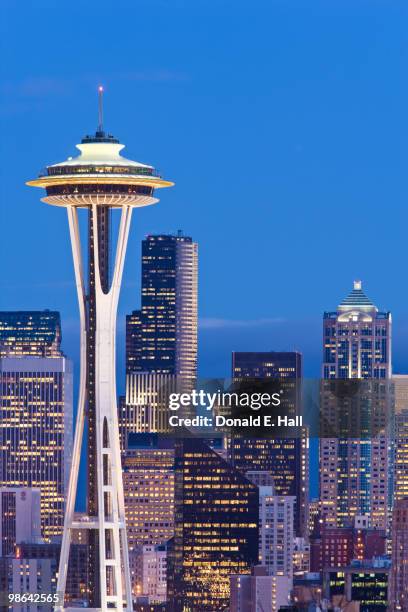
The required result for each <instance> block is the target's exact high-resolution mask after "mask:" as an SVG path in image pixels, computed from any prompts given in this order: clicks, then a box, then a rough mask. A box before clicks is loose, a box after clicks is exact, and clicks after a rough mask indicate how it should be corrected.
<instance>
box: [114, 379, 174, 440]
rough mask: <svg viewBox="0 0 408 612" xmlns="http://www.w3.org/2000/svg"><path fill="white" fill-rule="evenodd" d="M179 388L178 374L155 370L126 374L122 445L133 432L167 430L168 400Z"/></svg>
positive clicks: (121, 409)
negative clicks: (158, 372)
mask: <svg viewBox="0 0 408 612" xmlns="http://www.w3.org/2000/svg"><path fill="white" fill-rule="evenodd" d="M177 390H178V387H177V377H176V376H173V375H172V374H156V373H155V372H130V373H129V374H127V375H126V395H125V397H122V398H121V399H120V402H119V433H120V440H121V447H122V449H125V448H126V447H127V441H128V439H129V435H130V434H137V433H144V432H146V433H163V432H166V431H167V430H168V416H169V412H168V400H169V396H170V394H171V393H175V392H176V391H177Z"/></svg>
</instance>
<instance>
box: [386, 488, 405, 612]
mask: <svg viewBox="0 0 408 612" xmlns="http://www.w3.org/2000/svg"><path fill="white" fill-rule="evenodd" d="M390 601H391V602H392V607H391V609H392V610H393V611H396V610H402V611H404V612H405V611H406V610H407V609H408V498H406V499H397V500H396V501H395V504H394V508H393V514H392V573H391V597H390Z"/></svg>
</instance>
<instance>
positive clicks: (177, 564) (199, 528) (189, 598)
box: [168, 438, 259, 612]
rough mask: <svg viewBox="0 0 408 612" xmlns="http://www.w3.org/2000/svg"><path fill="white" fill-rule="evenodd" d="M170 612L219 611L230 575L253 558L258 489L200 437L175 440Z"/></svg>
mask: <svg viewBox="0 0 408 612" xmlns="http://www.w3.org/2000/svg"><path fill="white" fill-rule="evenodd" d="M175 490H176V494H175V501H176V513H175V536H174V540H173V541H172V545H171V547H170V551H169V555H168V567H169V581H168V593H169V599H170V602H169V607H168V609H169V610H172V611H174V612H180V611H181V610H183V611H184V612H196V611H198V610H200V612H206V611H208V612H209V611H213V610H220V609H223V607H226V606H227V605H228V602H229V576H230V575H231V574H241V573H249V572H250V568H251V566H252V565H254V564H256V563H257V562H258V535H259V534H258V520H259V494H258V487H257V486H256V485H254V484H253V483H252V482H250V481H249V480H248V479H247V478H246V477H245V475H244V474H241V473H240V472H239V471H238V470H236V469H234V467H233V466H232V465H230V464H229V463H227V462H226V461H225V460H224V459H222V458H221V457H220V456H219V455H218V454H217V453H216V452H215V451H213V450H212V449H211V448H210V447H209V446H207V444H206V443H205V442H204V441H203V440H200V439H196V438H191V439H180V440H177V441H176V470H175Z"/></svg>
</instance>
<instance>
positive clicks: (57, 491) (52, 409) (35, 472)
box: [0, 357, 73, 541]
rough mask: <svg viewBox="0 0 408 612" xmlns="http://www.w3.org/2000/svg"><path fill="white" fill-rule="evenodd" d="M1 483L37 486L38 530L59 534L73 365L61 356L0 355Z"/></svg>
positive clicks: (69, 438) (68, 456) (68, 447)
mask: <svg viewBox="0 0 408 612" xmlns="http://www.w3.org/2000/svg"><path fill="white" fill-rule="evenodd" d="M0 389H1V394H0V487H7V488H10V487H11V488H14V487H30V488H31V487H32V488H38V489H40V491H41V532H42V535H43V537H44V538H45V539H46V540H48V541H49V540H50V539H51V538H54V537H61V535H62V531H63V525H64V514H65V498H66V492H67V483H68V477H69V469H70V463H71V456H72V419H73V416H72V410H73V407H72V401H73V400H72V366H71V363H70V361H68V360H67V359H65V357H46V358H42V357H7V358H4V359H0Z"/></svg>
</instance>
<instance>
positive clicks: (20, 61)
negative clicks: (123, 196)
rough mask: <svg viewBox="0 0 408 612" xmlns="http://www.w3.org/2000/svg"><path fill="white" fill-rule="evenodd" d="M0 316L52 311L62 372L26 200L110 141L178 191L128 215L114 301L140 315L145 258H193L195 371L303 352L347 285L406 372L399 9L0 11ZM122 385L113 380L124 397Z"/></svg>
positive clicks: (59, 267) (67, 270)
mask: <svg viewBox="0 0 408 612" xmlns="http://www.w3.org/2000/svg"><path fill="white" fill-rule="evenodd" d="M0 11H1V15H0V17H1V19H0V22H1V26H0V27H1V31H0V35H1V36H0V37H1V58H2V61H1V90H0V91H1V105H0V121H1V139H0V143H1V229H2V231H1V246H0V248H1V261H2V266H1V275H0V280H1V289H0V308H2V309H6V308H10V309H29V308H32V309H37V308H38V309H41V308H46V307H48V308H51V309H58V310H60V311H61V312H62V316H63V325H64V328H63V332H64V342H65V350H66V352H67V353H68V354H69V355H70V356H73V357H76V356H77V348H76V346H77V344H76V343H77V340H78V337H77V305H76V295H75V290H74V284H73V270H72V264H71V254H70V250H69V242H68V231H67V224H66V218H65V215H64V212H63V211H62V210H58V209H54V208H50V207H47V206H46V205H44V204H41V203H40V202H39V192H38V191H37V190H34V189H29V188H28V187H25V185H24V182H25V181H26V180H28V179H30V178H34V177H35V176H36V175H37V174H38V172H39V170H40V169H41V168H42V167H43V166H44V165H45V164H46V163H55V162H57V161H61V160H63V159H65V158H66V157H67V156H68V155H73V154H75V148H74V145H75V143H78V142H79V141H80V139H81V137H82V136H83V135H84V134H85V133H87V132H90V131H92V130H94V129H95V127H96V120H97V118H96V86H97V85H98V84H99V83H103V84H104V85H105V87H106V102H105V118H106V121H105V124H106V127H107V129H109V131H112V132H113V133H114V134H115V135H116V136H117V137H119V138H120V139H121V140H122V141H123V142H124V143H125V144H126V145H127V149H126V151H125V154H127V155H128V156H129V157H131V158H134V159H137V160H139V161H141V162H145V163H151V164H153V165H155V166H156V167H157V168H158V169H159V170H160V171H161V172H162V173H163V175H164V176H165V177H166V178H169V179H172V180H174V181H175V182H176V187H175V188H173V189H172V190H168V191H167V192H162V194H161V195H162V201H161V202H160V203H159V204H158V205H157V206H156V207H151V208H150V209H142V210H140V211H137V212H136V214H135V216H134V223H133V227H132V232H131V241H130V246H129V251H128V258H127V262H126V269H125V281H124V286H123V292H122V299H121V304H120V319H119V337H120V344H119V346H120V350H119V358H120V363H123V335H124V330H123V326H124V314H125V313H126V312H128V311H130V310H132V309H134V308H137V307H138V305H139V270H140V241H141V239H142V237H143V236H144V235H145V234H146V233H147V232H170V231H175V230H177V229H178V228H183V229H184V230H185V232H186V233H189V234H191V235H192V236H193V237H194V238H195V239H196V240H197V241H198V242H199V249H200V277H199V278H200V281H199V289H200V317H201V319H202V325H201V333H200V339H201V343H200V367H201V372H202V373H203V374H204V375H214V376H217V375H223V374H228V373H229V367H230V352H231V350H251V349H252V350H268V349H274V350H290V349H293V348H296V349H299V350H301V351H303V352H304V356H305V373H306V374H307V375H314V376H315V375H316V376H317V375H319V367H320V357H321V348H320V347H321V316H322V312H323V310H325V309H328V310H330V309H334V308H335V307H336V305H337V304H338V302H339V301H340V300H341V299H342V298H343V296H344V295H345V294H346V293H347V292H348V291H349V290H350V289H351V285H352V281H353V279H354V278H362V279H363V283H364V288H365V289H366V291H367V294H368V295H369V296H370V297H371V298H372V299H373V300H374V301H375V302H376V303H377V304H378V306H379V307H381V308H384V309H389V310H391V311H392V313H393V316H394V362H395V366H396V369H398V370H402V369H405V371H408V355H406V353H405V347H406V345H407V341H408V316H407V310H408V307H407V303H408V295H407V286H408V280H407V278H406V273H405V270H406V266H407V261H408V252H407V246H406V245H407V239H406V236H407V226H408V210H407V203H408V185H407V172H406V167H407V164H408V147H407V143H408V122H407V117H408V28H407V23H408V21H407V18H408V5H407V3H406V0H393V2H389V0H330V1H328V0H321V1H319V0H309V1H308V2H305V0H298V1H297V0H262V1H261V0H253V2H251V3H248V2H242V1H241V0H234V1H232V0H231V1H230V0H194V2H191V0H190V1H187V0H185V1H184V0H168V1H166V0H138V1H137V2H135V1H134V0H129V1H122V2H116V3H114V2H112V0H109V1H101V0H98V1H93V0H88V1H87V2H82V1H72V2H69V3H63V4H61V3H56V2H55V0H52V1H51V0H50V1H46V0H35V1H34V0H31V1H27V2H25V3H23V4H22V3H21V2H17V0H15V1H10V0H3V1H2V3H1V8H0ZM119 383H120V386H123V381H122V380H120V381H119Z"/></svg>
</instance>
